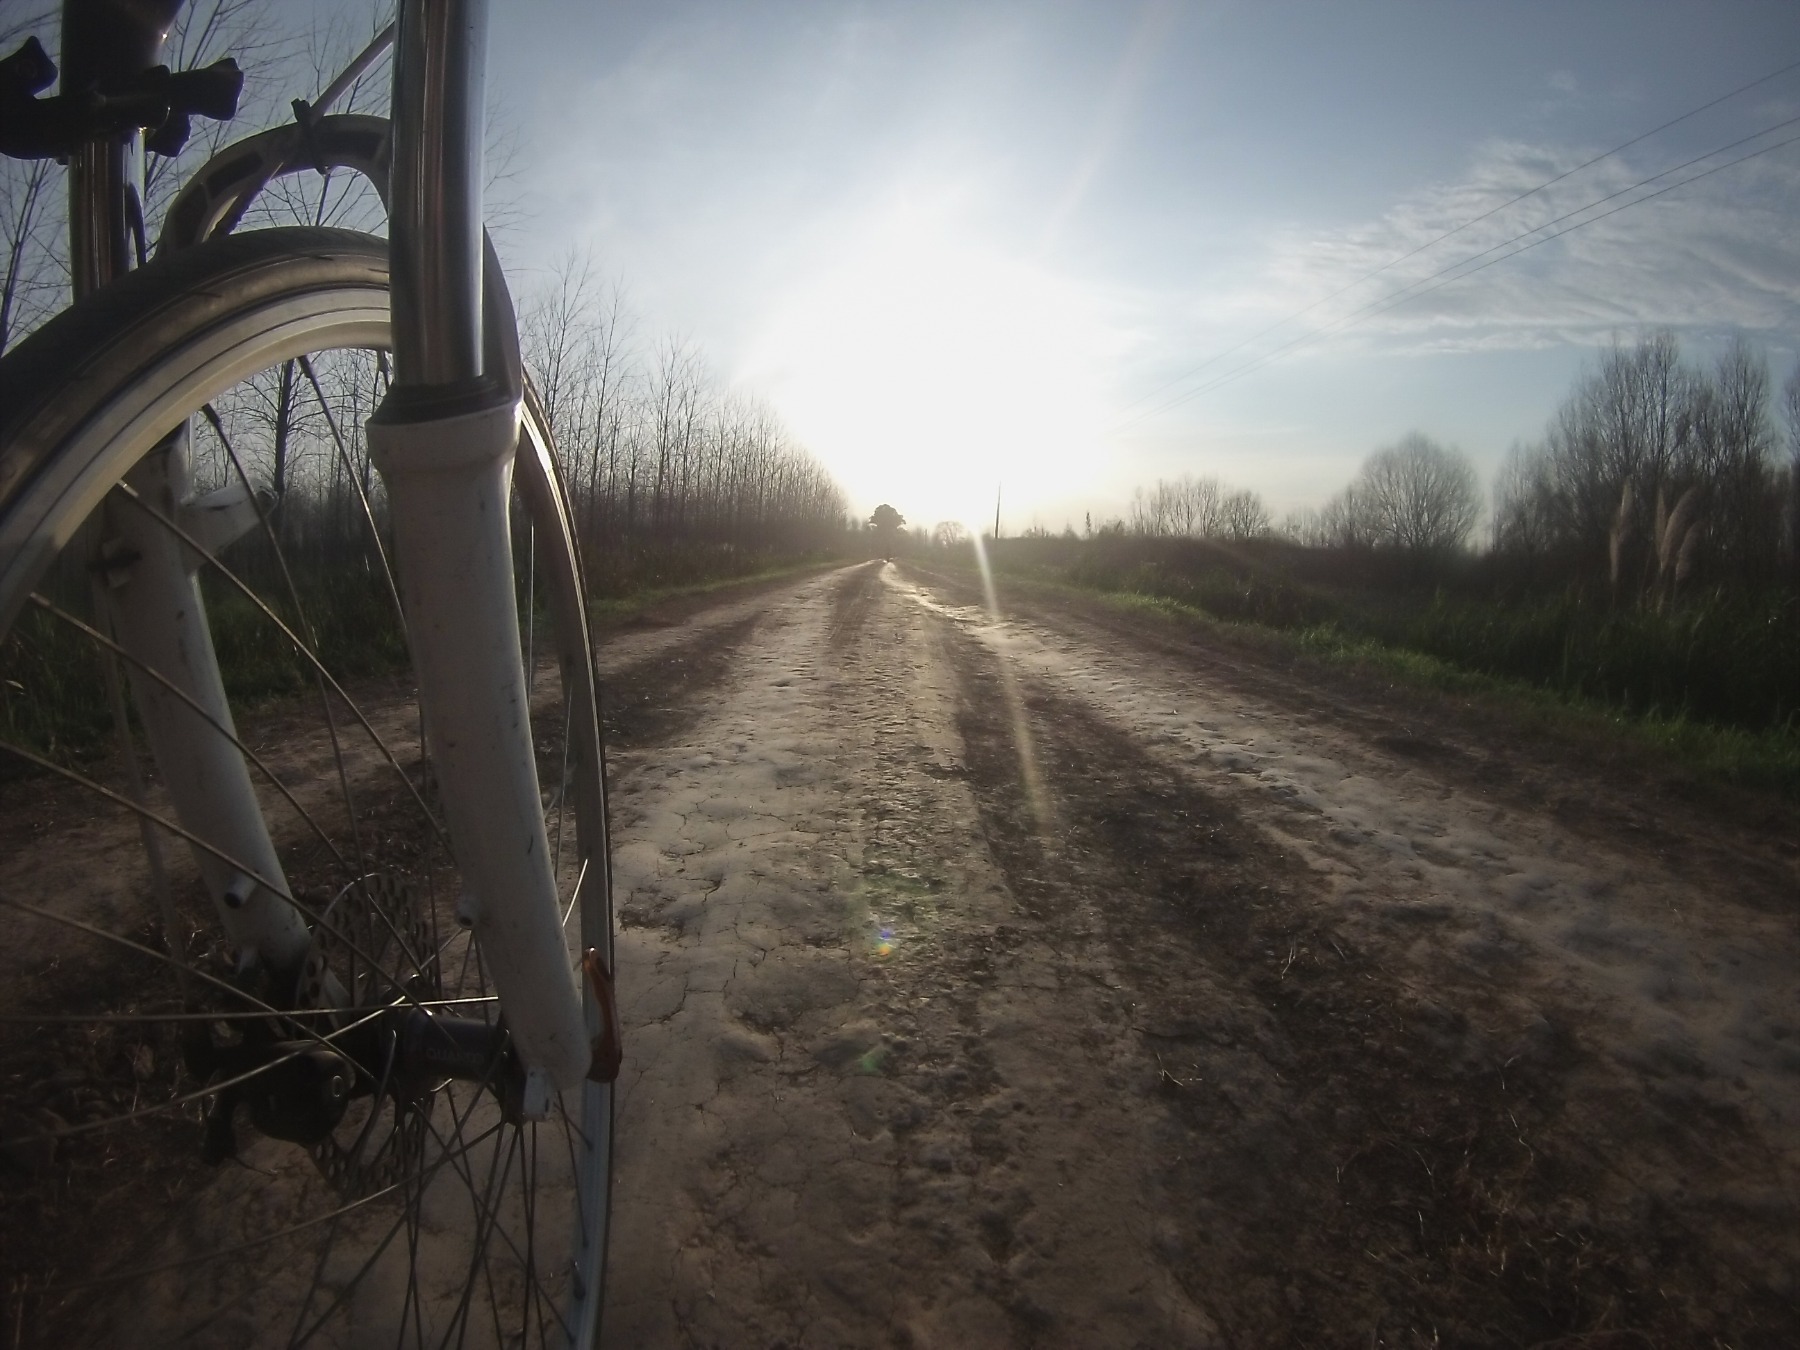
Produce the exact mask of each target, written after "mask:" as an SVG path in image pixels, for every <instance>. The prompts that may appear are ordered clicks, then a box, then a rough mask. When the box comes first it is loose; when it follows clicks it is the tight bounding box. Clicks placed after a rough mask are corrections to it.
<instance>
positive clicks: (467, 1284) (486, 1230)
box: [438, 1126, 519, 1347]
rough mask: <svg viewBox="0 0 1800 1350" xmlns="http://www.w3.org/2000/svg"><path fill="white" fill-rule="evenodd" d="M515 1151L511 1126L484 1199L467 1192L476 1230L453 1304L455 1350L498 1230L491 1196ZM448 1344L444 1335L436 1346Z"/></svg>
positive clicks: (515, 1139) (515, 1136) (509, 1169)
mask: <svg viewBox="0 0 1800 1350" xmlns="http://www.w3.org/2000/svg"><path fill="white" fill-rule="evenodd" d="M518 1148H519V1129H518V1127H517V1126H514V1127H513V1128H512V1138H511V1139H509V1140H508V1141H507V1144H506V1158H505V1165H504V1166H502V1165H501V1158H500V1153H499V1150H497V1149H496V1150H495V1152H494V1159H493V1162H492V1163H491V1164H490V1165H489V1167H488V1180H487V1184H486V1186H484V1187H483V1190H485V1191H486V1192H487V1195H486V1198H485V1199H484V1198H482V1197H479V1196H474V1194H473V1192H472V1191H471V1196H472V1197H473V1198H474V1199H475V1201H476V1205H477V1207H478V1209H479V1210H480V1218H479V1220H478V1225H477V1228H476V1236H475V1251H474V1254H473V1255H472V1256H471V1257H470V1258H469V1278H468V1279H467V1280H465V1281H464V1282H463V1294H462V1298H461V1300H460V1301H459V1302H458V1303H457V1307H456V1316H455V1318H454V1319H453V1324H454V1325H455V1326H456V1327H457V1328H458V1331H457V1336H456V1343H457V1345H458V1346H459V1347H460V1346H461V1345H462V1343H463V1337H464V1335H466V1334H467V1332H468V1326H469V1300H470V1298H471V1296H472V1295H473V1294H474V1292H475V1276H476V1275H477V1274H479V1273H481V1272H484V1271H486V1270H487V1269H488V1264H487V1245H488V1240H489V1239H490V1238H491V1237H492V1236H493V1233H494V1229H495V1228H497V1227H498V1226H499V1219H498V1215H497V1214H496V1213H495V1212H494V1208H493V1205H492V1200H493V1196H494V1192H495V1191H496V1190H497V1189H499V1188H500V1187H502V1186H504V1185H505V1184H506V1178H507V1177H508V1176H509V1175H511V1173H512V1161H513V1154H514V1153H516V1152H518ZM449 1343H450V1337H449V1333H448V1332H447V1331H446V1333H445V1335H444V1339H443V1340H442V1341H440V1342H439V1343H438V1344H439V1345H440V1347H441V1346H447V1345H448V1344H449Z"/></svg>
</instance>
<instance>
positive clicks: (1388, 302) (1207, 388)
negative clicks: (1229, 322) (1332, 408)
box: [1113, 117, 1800, 434]
mask: <svg viewBox="0 0 1800 1350" xmlns="http://www.w3.org/2000/svg"><path fill="white" fill-rule="evenodd" d="M1795 122H1800V117H1795V118H1789V119H1788V120H1787V121H1786V122H1779V123H1776V124H1775V125H1774V126H1772V127H1765V128H1764V129H1763V130H1762V131H1760V132H1757V133H1756V136H1746V137H1744V138H1743V140H1739V141H1735V142H1733V143H1732V145H1727V146H1721V147H1720V148H1719V149H1718V150H1714V151H1711V152H1709V153H1708V154H1705V155H1700V156H1697V157H1696V158H1695V159H1691V160H1689V161H1687V163H1686V164H1681V165H1677V166H1676V167H1675V168H1673V169H1665V170H1663V172H1662V173H1659V174H1656V175H1654V176H1653V177H1650V178H1646V179H1644V180H1642V181H1641V182H1638V183H1634V184H1632V186H1631V187H1629V188H1621V189H1620V190H1619V192H1615V193H1612V194H1610V195H1609V196H1606V197H1602V198H1600V199H1599V200H1598V201H1592V202H1589V203H1588V204H1587V205H1586V206H1583V207H1579V208H1577V209H1576V210H1574V211H1571V212H1568V213H1567V214H1565V215H1562V216H1558V217H1557V218H1556V220H1551V221H1546V222H1545V223H1544V224H1543V225H1538V226H1535V227H1533V228H1532V229H1530V230H1527V231H1525V232H1524V233H1522V234H1517V235H1514V236H1513V237H1512V238H1511V239H1508V240H1505V241H1503V242H1502V243H1499V244H1496V245H1494V247H1493V248H1490V249H1485V250H1483V252H1482V253H1476V254H1472V255H1471V256H1469V257H1467V258H1464V259H1462V260H1461V261H1460V262H1456V263H1453V264H1451V265H1450V266H1449V267H1447V268H1444V269H1443V270H1442V271H1439V272H1435V273H1433V274H1432V276H1430V277H1425V278H1422V279H1421V280H1420V281H1417V282H1413V283H1411V285H1409V286H1407V287H1404V288H1402V290H1401V291H1399V292H1396V293H1394V294H1391V295H1388V296H1385V297H1383V298H1382V299H1381V300H1378V301H1373V302H1371V303H1370V304H1368V305H1365V306H1363V307H1362V308H1361V309H1358V310H1354V311H1352V312H1351V313H1349V314H1346V315H1344V316H1343V317H1342V318H1339V319H1334V320H1332V321H1331V322H1330V323H1328V324H1323V325H1321V326H1320V327H1318V328H1315V329H1313V330H1312V331H1310V332H1307V333H1302V334H1301V335H1300V336H1299V337H1296V338H1293V339H1291V340H1290V341H1288V342H1285V343H1283V344H1282V345H1281V346H1279V347H1276V348H1274V349H1273V350H1271V351H1269V352H1265V353H1264V354H1263V355H1262V356H1259V357H1256V358H1254V359H1253V360H1251V361H1248V362H1246V363H1245V364H1244V365H1242V366H1239V367H1237V368H1236V369H1235V370H1230V371H1227V372H1225V373H1224V374H1223V375H1220V376H1218V377H1217V378H1216V379H1213V380H1210V381H1208V382H1207V383H1206V384H1203V385H1201V386H1200V387H1199V388H1198V389H1194V390H1191V391H1190V392H1188V393H1185V394H1182V395H1181V396H1180V397H1178V398H1175V399H1172V400H1170V401H1169V402H1167V403H1165V404H1163V405H1162V406H1160V407H1158V408H1154V409H1151V410H1150V411H1148V412H1145V413H1141V414H1139V415H1138V416H1137V417H1134V418H1131V419H1130V420H1129V421H1127V422H1123V423H1120V424H1119V425H1118V426H1116V427H1115V428H1114V429H1113V431H1114V433H1115V434H1116V433H1117V432H1119V431H1123V430H1125V429H1126V428H1128V427H1131V426H1134V425H1136V424H1137V423H1138V422H1141V421H1143V420H1144V419H1145V418H1148V417H1155V416H1158V415H1160V414H1162V413H1165V412H1168V411H1170V410H1171V409H1173V408H1178V407H1180V406H1181V405H1182V404H1183V403H1186V402H1188V401H1190V400H1192V399H1196V398H1198V397H1200V396H1201V395H1202V394H1209V393H1211V392H1212V391H1213V390H1215V389H1219V388H1222V387H1223V386H1224V385H1227V384H1229V383H1231V382H1232V381H1233V380H1235V379H1237V378H1238V377H1239V376H1243V375H1249V374H1252V373H1253V372H1255V371H1258V370H1261V369H1262V368H1263V367H1264V366H1266V365H1268V364H1269V363H1270V362H1272V361H1274V360H1275V359H1276V358H1277V357H1279V356H1281V355H1282V354H1283V353H1285V352H1288V351H1291V350H1292V349H1293V348H1295V347H1297V346H1299V345H1301V344H1302V343H1305V342H1309V341H1311V340H1312V339H1313V338H1316V337H1321V336H1323V335H1324V334H1326V333H1329V332H1332V331H1334V330H1337V329H1342V328H1347V327H1349V326H1351V325H1352V324H1355V323H1360V322H1362V321H1363V320H1364V319H1371V318H1374V317H1375V316H1376V315H1378V314H1384V313H1386V312H1387V311H1388V310H1390V309H1393V308H1395V307H1396V306H1398V305H1403V304H1405V303H1406V302H1407V301H1409V300H1417V299H1419V298H1420V297H1422V296H1426V295H1429V294H1431V292H1433V291H1438V290H1442V289H1443V288H1444V287H1445V286H1448V285H1450V284H1451V283H1452V282H1457V281H1461V280H1462V279H1463V278H1464V277H1471V276H1474V275H1475V273H1477V272H1484V271H1486V270H1487V269H1488V268H1490V267H1492V266H1493V265H1494V264H1495V263H1500V262H1505V261H1506V260H1507V259H1508V258H1516V257H1518V256H1519V255H1520V254H1521V253H1524V252H1527V251H1528V250H1530V249H1534V248H1536V247H1537V246H1538V245H1539V244H1547V243H1549V242H1550V241H1551V240H1552V239H1560V238H1562V237H1563V236H1564V235H1565V234H1572V233H1573V232H1574V231H1576V230H1579V229H1582V228H1584V227H1585V226H1588V225H1592V224H1594V223H1595V222H1597V221H1601V220H1605V219H1606V218H1607V217H1608V216H1614V215H1617V214H1618V213H1619V212H1621V211H1624V210H1628V209H1629V208H1631V207H1633V206H1642V205H1643V204H1644V203H1645V202H1647V201H1652V200H1654V199H1655V198H1657V197H1661V196H1663V195H1664V194H1665V193H1669V192H1673V191H1674V190H1675V189H1676V188H1680V187H1686V186H1687V185H1688V184H1689V183H1697V182H1699V181H1700V180H1701V179H1702V178H1710V177H1711V176H1712V175H1713V174H1715V173H1718V172H1720V171H1721V170H1724V169H1729V168H1732V167H1734V166H1735V165H1738V164H1742V163H1743V162H1744V161H1745V160H1750V159H1755V158H1756V157H1757V156H1759V155H1766V154H1769V153H1770V152H1772V151H1775V150H1780V149H1781V148H1783V147H1784V146H1789V145H1794V144H1796V143H1800V136H1790V137H1788V138H1787V139H1786V140H1785V141H1777V142H1775V144H1773V145H1765V146H1763V147H1762V148H1761V149H1758V150H1752V151H1750V152H1749V153H1748V154H1743V155H1739V156H1738V157H1737V158H1736V159H1731V160H1727V161H1726V162H1725V163H1723V164H1715V165H1713V166H1712V167H1711V168H1710V169H1702V170H1701V171H1700V172H1699V173H1696V174H1691V175H1689V176H1688V177H1686V178H1683V179H1681V180H1680V181H1679V182H1675V183H1670V184H1668V185H1667V186H1666V187H1661V188H1658V189H1657V190H1656V191H1655V192H1647V193H1645V194H1644V195H1643V196H1641V197H1634V198H1633V199H1632V200H1631V201H1628V202H1621V203H1619V205H1617V206H1615V207H1613V208H1612V209H1611V210H1610V211H1602V212H1601V213H1600V214H1599V215H1597V216H1590V217H1589V218H1588V219H1586V220H1580V221H1576V222H1575V223H1574V224H1573V225H1569V226H1567V227H1565V228H1563V229H1560V230H1557V231H1555V232H1553V233H1551V234H1546V235H1543V236H1542V237H1541V238H1538V239H1532V240H1530V242H1529V243H1524V244H1520V246H1519V247H1518V248H1515V249H1513V250H1512V252H1510V253H1504V254H1501V255H1500V256H1499V257H1497V258H1489V259H1488V260H1487V261H1486V262H1484V263H1481V264H1480V265H1478V266H1475V267H1470V268H1469V269H1468V270H1467V271H1466V272H1458V273H1457V275H1455V276H1451V277H1446V276H1444V273H1445V272H1452V271H1456V269H1457V268H1459V267H1463V266H1465V265H1467V264H1468V263H1471V262H1474V261H1475V259H1477V258H1481V257H1484V256H1485V255H1486V254H1488V253H1492V252H1494V251H1495V250H1496V249H1501V248H1505V247H1506V246H1507V245H1508V244H1516V243H1519V241H1520V240H1522V239H1527V238H1528V237H1529V236H1530V235H1533V234H1536V233H1538V231H1540V230H1543V229H1546V228H1548V227H1549V226H1550V225H1554V224H1556V223H1558V222H1559V221H1563V220H1567V219H1569V217H1570V216H1578V215H1581V214H1582V213H1583V212H1586V211H1591V210H1593V209H1594V207H1596V206H1600V205H1602V204H1604V203H1605V202H1608V201H1611V200H1612V199H1613V198H1614V197H1618V196H1620V195H1622V194H1623V193H1625V192H1630V191H1633V190H1634V189H1636V188H1640V187H1645V186H1647V185H1648V184H1650V183H1654V182H1655V181H1656V180H1657V179H1658V178H1666V177H1667V176H1668V175H1669V174H1671V173H1675V172H1677V171H1679V170H1680V169H1683V168H1687V167H1689V166H1690V165H1693V164H1696V163H1698V162H1699V161H1700V160H1702V159H1711V158H1712V156H1713V155H1717V154H1721V153H1723V152H1724V151H1726V150H1729V149H1732V148H1733V147H1734V146H1737V145H1742V144H1743V143H1744V141H1747V140H1755V139H1757V137H1758V136H1766V135H1768V133H1769V132H1771V131H1778V130H1780V129H1781V128H1782V127H1784V126H1791V125H1793V123H1795ZM1439 277H1443V280H1441V281H1438V282H1437V284H1436V285H1435V286H1429V287H1426V289H1424V290H1415V289H1414V287H1417V286H1420V285H1423V284H1424V282H1426V281H1432V280H1435V279H1436V278H1439Z"/></svg>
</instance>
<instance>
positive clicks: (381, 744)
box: [113, 483, 450, 848]
mask: <svg viewBox="0 0 1800 1350" xmlns="http://www.w3.org/2000/svg"><path fill="white" fill-rule="evenodd" d="M113 491H114V492H116V493H118V494H119V496H120V497H121V498H122V499H123V500H125V501H128V502H130V503H131V504H132V505H133V506H135V507H137V509H138V510H140V511H142V512H143V513H144V514H145V515H147V516H149V517H150V518H151V519H153V520H155V521H157V522H158V523H159V524H161V525H162V526H163V528H165V529H166V530H168V531H169V532H170V533H171V534H173V535H174V536H175V537H176V538H177V539H179V540H181V542H182V543H184V544H186V545H187V546H188V548H190V549H192V550H193V552H194V554H195V555H196V556H197V557H199V558H201V559H202V560H204V561H205V562H208V563H211V564H212V566H213V567H214V569H215V570H217V571H218V573H219V575H220V576H221V577H223V578H224V579H225V580H226V581H228V582H229V583H231V585H232V586H234V587H236V588H237V590H238V591H239V592H240V593H241V594H242V595H243V597H244V598H245V599H246V600H248V601H249V602H250V603H251V604H252V605H254V606H255V607H256V608H257V609H258V610H260V611H261V612H262V614H263V617H265V618H266V619H268V620H269V622H271V623H273V624H274V625H275V627H276V628H277V629H279V630H280V632H281V635H282V636H283V637H285V638H286V639H287V640H288V641H289V642H291V643H293V644H294V648H295V650H297V651H298V652H299V653H300V655H301V656H302V657H303V658H304V659H305V660H306V662H307V664H308V665H310V666H312V668H313V669H314V670H315V671H317V672H318V673H319V675H320V677H321V678H323V679H324V680H325V682H326V683H327V684H329V685H330V686H331V689H332V691H333V692H334V693H335V694H336V695H337V696H338V697H339V698H340V699H342V700H343V701H344V706H345V707H347V708H348V709H349V710H350V713H351V716H353V717H355V718H356V720H357V721H358V722H359V723H360V724H361V725H362V729H363V730H364V731H366V732H368V733H369V739H370V740H371V741H372V742H373V743H374V745H375V748H376V749H378V750H379V751H381V754H382V758H384V759H386V760H387V762H388V765H389V766H390V767H391V768H392V769H393V771H394V773H395V774H396V775H397V776H398V777H399V779H400V781H401V782H402V783H404V784H405V785H406V789H407V791H408V792H410V793H411V794H412V797H413V800H414V801H416V802H417V803H418V804H419V810H420V811H421V812H423V813H424V815H425V819H426V820H427V821H429V822H430V823H431V825H432V828H433V829H435V830H436V831H437V833H438V835H439V836H440V837H442V838H443V839H444V846H445V847H446V848H448V847H449V846H450V841H449V838H448V836H446V835H445V834H444V826H443V823H442V822H441V821H439V820H438V819H437V817H436V816H434V815H432V814H431V808H430V807H428V806H426V805H425V799H424V798H423V797H421V796H420V795H419V790H418V788H417V787H415V786H414V785H413V781H412V779H411V778H410V777H408V776H407V773H406V770H405V769H403V768H401V767H400V761H399V760H398V759H396V758H394V752H393V751H392V750H391V749H389V748H388V744H387V742H386V741H385V740H383V739H382V736H381V733H380V732H378V731H377V730H375V728H374V726H373V725H372V724H371V723H370V721H369V719H368V718H367V717H366V716H364V715H363V711H362V709H361V708H360V707H358V706H357V703H356V700H355V699H353V698H351V697H350V695H349V694H348V693H346V692H345V690H344V687H343V686H342V685H341V684H339V683H338V682H337V679H336V678H335V677H334V676H333V675H332V673H331V672H330V671H329V670H327V669H325V665H324V663H323V662H322V661H320V660H319V657H318V654H317V653H315V652H314V651H313V650H312V648H311V647H309V646H308V645H307V644H306V643H305V642H304V641H302V640H301V638H300V636H299V635H298V634H296V633H295V632H294V630H293V629H292V628H289V627H288V625H287V624H286V623H285V622H284V621H283V620H282V618H281V616H280V615H279V614H277V613H276V612H275V611H274V610H272V609H270V608H269V606H268V605H267V604H266V603H265V602H264V600H263V598H262V597H261V596H260V595H258V594H257V593H256V592H255V591H253V590H251V589H250V587H249V586H247V585H246V584H245V583H244V582H243V580H242V579H241V578H239V576H238V575H237V573H235V572H233V571H232V570H231V569H230V568H229V567H227V566H225V564H224V563H222V562H220V561H219V559H218V558H217V557H216V556H215V555H214V554H213V553H211V552H210V551H209V550H208V549H207V547H206V545H204V544H202V543H201V542H200V541H199V540H198V539H196V538H194V536H193V535H191V534H189V533H188V532H187V531H186V530H184V529H182V528H181V526H179V525H177V524H176V523H175V522H174V521H172V520H170V519H169V518H168V517H167V516H165V515H164V514H163V513H162V512H160V511H158V510H157V509H156V508H155V507H154V506H152V505H150V503H149V502H147V501H145V500H144V499H143V498H142V497H141V496H139V495H138V493H137V492H136V491H135V490H134V489H133V488H132V487H131V485H130V484H129V483H118V484H115V485H114V487H113ZM422 715H423V714H422V713H421V716H422Z"/></svg>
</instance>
